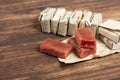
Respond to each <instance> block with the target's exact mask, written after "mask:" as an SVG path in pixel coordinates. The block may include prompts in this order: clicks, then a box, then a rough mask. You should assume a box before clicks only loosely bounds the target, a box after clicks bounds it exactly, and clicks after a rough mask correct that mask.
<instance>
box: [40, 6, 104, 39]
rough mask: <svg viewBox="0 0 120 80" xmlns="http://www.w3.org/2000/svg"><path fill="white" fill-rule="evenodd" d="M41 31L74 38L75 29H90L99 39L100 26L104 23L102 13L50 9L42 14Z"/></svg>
mask: <svg viewBox="0 0 120 80" xmlns="http://www.w3.org/2000/svg"><path fill="white" fill-rule="evenodd" d="M39 21H40V25H41V30H42V32H45V33H53V34H57V35H61V36H66V35H69V36H73V35H74V34H75V29H77V28H85V27H90V28H91V29H92V31H93V33H94V35H95V36H96V37H97V30H98V29H97V28H98V25H99V24H101V23H102V14H101V13H92V12H91V11H86V10H85V11H81V10H75V11H66V9H65V8H51V7H48V8H46V9H45V10H43V11H42V12H41V13H40V17H39Z"/></svg>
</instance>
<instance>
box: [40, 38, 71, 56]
mask: <svg viewBox="0 0 120 80" xmlns="http://www.w3.org/2000/svg"><path fill="white" fill-rule="evenodd" d="M71 50H72V46H71V45H69V44H66V43H62V42H60V41H58V40H54V39H51V38H48V39H46V40H45V41H43V43H42V44H41V45H40V52H43V53H47V54H50V55H53V56H57V57H60V58H66V57H67V56H68V55H69V54H70V52H71Z"/></svg>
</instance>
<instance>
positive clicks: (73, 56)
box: [58, 39, 120, 64]
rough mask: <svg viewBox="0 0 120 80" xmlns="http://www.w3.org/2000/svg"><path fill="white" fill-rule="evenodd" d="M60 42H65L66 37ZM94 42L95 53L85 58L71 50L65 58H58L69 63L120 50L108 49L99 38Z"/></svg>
mask: <svg viewBox="0 0 120 80" xmlns="http://www.w3.org/2000/svg"><path fill="white" fill-rule="evenodd" d="M62 42H64V43H67V39H66V40H64V41H62ZM96 44H97V49H96V55H89V56H87V57H85V58H79V57H78V56H77V55H76V54H75V53H73V52H71V53H70V55H69V56H68V57H67V58H66V59H62V58H58V60H59V61H60V62H63V63H65V64H71V63H76V62H80V61H85V60H90V59H93V58H95V57H104V56H107V55H110V54H114V53H116V52H120V50H110V49H109V48H108V47H106V46H105V44H104V43H102V42H101V41H99V40H97V41H96Z"/></svg>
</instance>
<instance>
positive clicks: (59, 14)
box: [51, 8, 66, 34]
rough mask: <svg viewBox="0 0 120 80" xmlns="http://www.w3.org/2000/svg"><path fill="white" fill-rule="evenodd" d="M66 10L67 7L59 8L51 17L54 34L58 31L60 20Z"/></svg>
mask: <svg viewBox="0 0 120 80" xmlns="http://www.w3.org/2000/svg"><path fill="white" fill-rule="evenodd" d="M65 12H66V10H65V8H57V10H56V13H55V15H54V17H53V18H52V19H51V32H52V33H53V34H56V33H57V29H58V23H59V20H60V18H61V17H63V16H64V15H65Z"/></svg>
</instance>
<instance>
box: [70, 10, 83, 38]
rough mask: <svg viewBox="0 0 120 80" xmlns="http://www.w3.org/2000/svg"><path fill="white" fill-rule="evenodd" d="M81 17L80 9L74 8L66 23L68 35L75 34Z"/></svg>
mask: <svg viewBox="0 0 120 80" xmlns="http://www.w3.org/2000/svg"><path fill="white" fill-rule="evenodd" d="M81 18H82V11H81V10H75V11H74V12H73V14H72V15H71V16H70V20H69V24H68V35H70V36H73V35H74V34H75V29H77V28H78V26H79V23H80V21H81Z"/></svg>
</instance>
